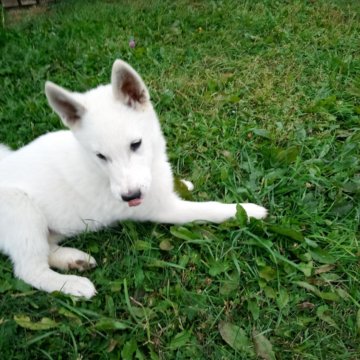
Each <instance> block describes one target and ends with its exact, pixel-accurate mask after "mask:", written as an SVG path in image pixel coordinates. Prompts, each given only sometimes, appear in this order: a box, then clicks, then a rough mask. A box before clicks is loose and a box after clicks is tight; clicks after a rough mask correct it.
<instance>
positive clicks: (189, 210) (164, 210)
mask: <svg viewBox="0 0 360 360" xmlns="http://www.w3.org/2000/svg"><path fill="white" fill-rule="evenodd" d="M236 205H237V204H222V203H219V202H215V201H209V202H194V201H185V200H181V199H180V198H178V197H177V196H175V195H174V196H173V197H171V199H169V201H166V202H165V203H164V202H163V203H162V205H161V209H158V211H157V213H156V214H154V216H153V218H152V219H151V220H153V221H157V222H162V223H171V224H184V223H188V222H192V221H196V220H200V221H201V220H202V221H209V222H214V223H221V222H224V221H225V220H228V219H231V218H233V217H235V215H236ZM240 205H241V206H242V207H243V208H244V210H245V211H246V213H247V215H248V217H252V218H255V219H263V218H265V217H266V215H267V210H266V209H265V208H263V207H262V206H259V205H256V204H251V203H246V204H240Z"/></svg>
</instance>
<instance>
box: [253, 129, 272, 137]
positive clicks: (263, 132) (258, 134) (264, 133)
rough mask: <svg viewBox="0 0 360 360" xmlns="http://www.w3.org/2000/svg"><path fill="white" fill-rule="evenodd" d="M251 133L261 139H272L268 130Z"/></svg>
mask: <svg viewBox="0 0 360 360" xmlns="http://www.w3.org/2000/svg"><path fill="white" fill-rule="evenodd" d="M251 131H252V132H253V133H254V134H255V135H257V136H260V137H263V138H265V139H271V132H270V131H269V130H266V129H251Z"/></svg>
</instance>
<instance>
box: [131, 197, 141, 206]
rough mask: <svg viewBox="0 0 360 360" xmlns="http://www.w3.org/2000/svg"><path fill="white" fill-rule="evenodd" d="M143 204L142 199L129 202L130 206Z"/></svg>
mask: <svg viewBox="0 0 360 360" xmlns="http://www.w3.org/2000/svg"><path fill="white" fill-rule="evenodd" d="M141 203H142V199H141V198H136V199H132V200H130V201H128V204H129V206H131V207H132V206H138V205H140V204H141Z"/></svg>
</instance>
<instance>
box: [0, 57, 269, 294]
mask: <svg viewBox="0 0 360 360" xmlns="http://www.w3.org/2000/svg"><path fill="white" fill-rule="evenodd" d="M45 91H46V95H47V97H48V101H49V104H50V105H51V106H52V108H53V109H54V110H55V111H56V112H57V113H58V114H59V116H60V117H61V119H62V121H63V122H64V124H65V125H66V126H67V127H69V128H70V130H63V131H57V132H53V133H49V134H46V135H43V136H41V137H39V138H37V139H36V140H34V141H33V142H31V143H30V144H28V145H26V146H24V147H23V148H21V149H19V150H17V151H14V152H10V150H9V149H8V148H6V147H5V146H0V159H1V161H0V250H2V251H3V252H4V253H5V254H7V255H8V256H9V257H10V258H11V260H12V261H13V264H14V272H15V275H16V276H17V277H19V278H20V279H23V280H24V281H26V282H27V283H29V284H31V285H32V286H34V287H35V288H38V289H41V290H45V291H48V292H51V291H55V290H58V291H62V292H64V293H67V294H71V295H75V296H82V297H85V298H90V297H92V296H93V295H95V293H96V290H95V287H94V285H93V284H92V283H91V282H90V281H89V280H88V279H86V278H84V277H79V276H74V275H64V274H59V273H57V272H55V271H53V270H51V269H50V266H52V267H56V268H59V269H65V270H66V269H73V268H76V269H79V270H83V269H86V268H90V267H93V266H95V265H96V262H95V259H93V258H92V257H91V256H89V255H87V254H85V253H83V252H81V251H79V250H76V249H71V248H61V247H59V246H58V245H57V244H58V243H59V241H60V240H61V239H62V238H64V237H69V236H72V235H75V234H78V233H79V232H82V231H89V230H91V231H94V230H97V229H99V228H101V227H104V226H107V225H110V224H112V223H114V222H116V221H119V220H124V219H133V220H140V221H144V220H150V221H155V222H165V223H176V224H181V223H186V222H190V221H195V220H204V221H212V222H215V223H220V222H222V221H225V220H226V219H229V218H231V217H234V215H235V213H236V204H221V203H218V202H203V203H197V202H190V201H184V200H181V199H180V198H179V197H178V196H177V195H176V193H175V192H174V188H173V176H172V172H171V168H170V165H169V163H168V160H167V156H166V149H165V147H166V145H165V139H164V137H163V134H162V132H161V129H160V125H159V121H158V119H157V116H156V114H155V111H154V109H153V107H152V104H151V102H150V100H149V93H148V90H147V88H146V86H145V85H144V83H143V81H142V79H141V78H140V76H139V75H138V74H137V73H136V72H135V70H134V69H132V68H131V67H130V66H129V65H128V64H126V63H125V62H123V61H121V60H117V61H115V63H114V65H113V70H112V82H111V84H110V85H106V86H99V87H97V88H96V89H93V90H90V91H88V92H86V93H83V94H80V93H73V92H70V91H68V90H65V89H63V88H61V87H59V86H57V85H55V84H52V83H50V82H47V83H46V89H45ZM139 140H141V145H140V146H139V148H138V149H136V150H132V149H131V147H132V146H133V145H131V144H134V143H136V142H138V141H139ZM97 154H102V155H103V156H105V157H106V160H104V159H100V158H99V157H98V156H97ZM188 185H189V184H188ZM136 192H138V194H140V193H141V198H139V197H137V198H136V199H135V200H134V201H135V202H137V203H135V204H134V203H133V202H132V201H129V202H127V201H128V200H126V201H124V200H123V197H124V196H131V195H133V194H134V193H136ZM130 204H133V205H134V206H129V205H130ZM135 205H136V206H135ZM241 205H242V206H243V207H244V209H245V210H246V212H247V214H248V215H249V216H250V217H254V218H258V219H261V218H264V217H265V216H266V210H265V209H264V208H263V207H261V206H258V205H255V204H241Z"/></svg>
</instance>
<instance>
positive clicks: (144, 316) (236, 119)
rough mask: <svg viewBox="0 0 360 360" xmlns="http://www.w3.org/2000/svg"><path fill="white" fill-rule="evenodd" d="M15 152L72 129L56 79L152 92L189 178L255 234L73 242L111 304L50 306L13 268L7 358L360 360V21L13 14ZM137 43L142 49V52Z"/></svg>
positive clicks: (160, 229)
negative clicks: (90, 259) (254, 208)
mask: <svg viewBox="0 0 360 360" xmlns="http://www.w3.org/2000/svg"><path fill="white" fill-rule="evenodd" d="M1 14H2V18H3V21H2V26H1V29H0V51H1V57H0V75H1V76H0V93H1V96H0V142H1V143H7V144H8V145H10V146H11V147H13V148H14V149H16V148H18V147H20V146H22V145H24V144H26V143H28V142H29V141H31V140H32V139H34V138H36V137H37V136H39V135H41V134H43V133H46V132H48V131H54V130H57V129H61V127H62V125H61V123H60V120H59V119H58V118H57V117H56V115H55V114H54V113H52V111H51V110H50V108H49V106H48V105H47V103H46V98H45V95H44V83H45V81H46V80H47V79H49V80H52V81H53V82H56V83H58V84H60V85H61V86H64V87H68V88H70V89H73V90H76V91H85V90H87V89H89V88H91V87H94V86H96V85H98V84H101V83H107V82H109V78H110V71H111V65H112V63H113V61H114V59H116V58H121V59H124V60H125V61H128V62H129V63H130V64H131V65H132V66H133V67H134V68H135V69H137V70H138V71H139V73H140V74H141V75H142V76H143V78H144V80H145V82H146V84H147V85H148V86H149V89H150V92H151V96H152V100H153V103H154V106H155V108H156V109H157V111H158V114H159V118H160V121H161V123H162V126H163V130H164V133H165V135H166V137H167V139H168V152H169V157H170V160H171V163H172V166H173V169H174V172H175V174H176V175H177V176H179V177H181V178H186V179H189V180H191V181H193V183H194V184H195V190H194V191H193V193H192V194H191V195H190V194H187V193H184V192H182V193H183V196H191V197H192V198H193V199H195V200H198V201H205V200H219V201H224V202H244V201H251V202H256V203H259V204H262V205H264V206H266V207H267V208H268V209H269V213H270V215H269V217H268V218H267V219H266V220H265V221H251V222H250V223H248V222H247V221H246V219H244V218H243V216H242V214H241V212H240V211H239V213H238V216H237V218H236V219H234V220H232V221H229V222H227V223H224V224H222V225H213V224H188V225H186V226H169V225H161V224H151V223H145V224H138V223H132V222H126V223H121V224H118V226H116V227H114V228H111V229H106V230H104V231H101V232H98V233H95V234H94V233H85V234H82V235H80V236H78V237H76V238H73V239H69V240H68V241H66V244H71V245H70V246H73V247H77V248H79V249H82V250H84V251H86V252H88V253H90V254H91V255H93V256H94V257H95V258H96V259H97V262H98V267H97V268H96V269H94V270H92V271H86V272H85V274H84V275H85V276H87V277H89V278H90V279H91V280H92V281H93V282H94V284H95V286H96V288H97V290H98V294H97V296H96V297H94V298H93V299H92V300H89V301H86V300H81V299H76V298H72V297H68V296H64V295H61V294H46V293H43V292H39V291H36V290H34V289H32V288H31V287H29V286H28V285H26V284H24V283H23V282H21V281H19V280H16V279H15V278H14V277H13V275H12V265H11V262H10V261H9V260H8V259H7V258H6V257H5V256H2V255H0V354H1V358H2V359H125V360H127V359H139V360H140V359H151V360H155V359H165V360H167V359H190V358H192V359H194V360H195V359H265V360H268V359H299V360H303V359H323V360H330V359H331V360H332V359H349V360H350V359H351V360H355V359H360V348H359V344H360V262H359V261H360V244H359V241H360V240H359V217H360V207H359V203H360V202H359V200H360V157H359V153H360V150H359V142H360V52H359V49H360V5H359V3H357V2H356V1H345V0H338V1H336V0H316V1H310V0H308V1H307V0H294V1H285V0H283V1H281V0H278V1H271V0H264V1H260V0H253V1H250V0H248V1H246V0H241V1H236V0H224V1H205V0H204V1H199V0H198V1H194V0H193V1H192V0H180V1H170V0H165V1H161V0H152V1H145V0H136V1H131V0H127V1H126V0H121V1H115V0H113V1H111V0H108V1H80V0H78V1H76V0H73V1H70V0H62V1H57V2H56V3H55V4H53V5H51V6H48V7H41V8H31V9H28V10H26V9H25V10H22V11H20V12H18V11H17V12H9V11H6V12H4V11H2V13H1ZM132 38H134V39H135V42H136V46H135V47H133V48H132V47H130V46H129V41H130V40H131V39H132Z"/></svg>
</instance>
